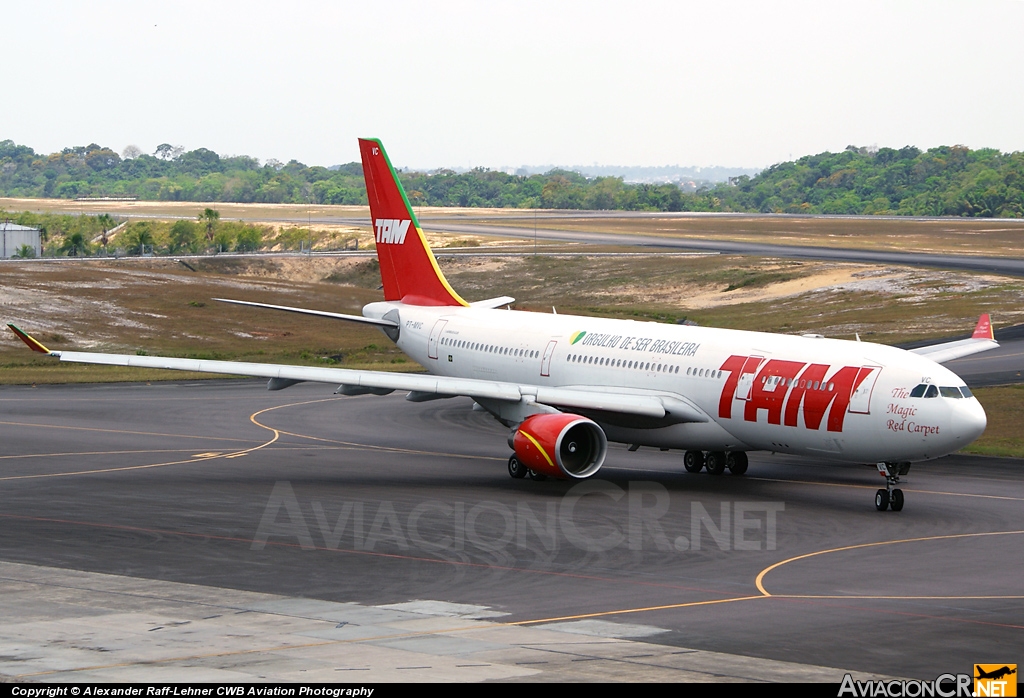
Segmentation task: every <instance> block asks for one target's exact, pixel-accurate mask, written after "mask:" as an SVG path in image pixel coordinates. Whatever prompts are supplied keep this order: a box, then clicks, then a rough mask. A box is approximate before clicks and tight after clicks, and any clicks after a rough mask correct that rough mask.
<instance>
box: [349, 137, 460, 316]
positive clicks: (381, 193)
mask: <svg viewBox="0 0 1024 698" xmlns="http://www.w3.org/2000/svg"><path fill="white" fill-rule="evenodd" d="M359 153H360V156H361V157H362V161H363V177H364V178H365V179H366V198H367V199H369V201H370V218H371V219H372V221H373V230H374V241H375V242H376V245H377V260H378V261H379V262H380V276H381V280H382V281H383V282H384V299H385V300H389V301H402V302H403V303H408V304H410V305H468V303H466V301H464V300H462V298H461V297H459V294H457V293H456V292H455V291H454V289H452V287H451V286H450V285H449V284H448V281H447V279H445V278H444V274H442V273H441V269H440V268H439V267H438V266H437V260H436V259H434V254H433V252H431V251H430V245H428V244H427V238H426V236H425V235H424V234H423V230H422V229H421V228H420V225H419V221H417V220H416V214H415V213H413V210H412V206H411V205H410V204H409V199H408V197H406V195H405V191H404V190H403V189H402V183H401V182H399V181H398V176H397V175H396V174H395V170H394V168H393V167H392V166H391V161H390V160H389V159H388V156H387V153H385V152H384V146H383V145H381V142H380V141H379V140H377V139H376V138H360V139H359Z"/></svg>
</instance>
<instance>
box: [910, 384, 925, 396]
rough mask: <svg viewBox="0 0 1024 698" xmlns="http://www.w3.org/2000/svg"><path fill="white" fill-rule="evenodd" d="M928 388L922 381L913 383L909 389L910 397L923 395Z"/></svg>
mask: <svg viewBox="0 0 1024 698" xmlns="http://www.w3.org/2000/svg"><path fill="white" fill-rule="evenodd" d="M926 390H928V386H927V385H926V384H924V383H921V384H920V385H915V386H914V389H913V390H911V391H910V397H924V391H926Z"/></svg>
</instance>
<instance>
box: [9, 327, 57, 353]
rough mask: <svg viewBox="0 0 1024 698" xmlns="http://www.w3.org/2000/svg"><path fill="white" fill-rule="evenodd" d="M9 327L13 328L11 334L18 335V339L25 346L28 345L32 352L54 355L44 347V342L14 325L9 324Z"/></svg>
mask: <svg viewBox="0 0 1024 698" xmlns="http://www.w3.org/2000/svg"><path fill="white" fill-rule="evenodd" d="M7 326H8V327H10V328H11V332H13V333H14V334H16V335H18V337H19V338H20V339H21V341H23V342H24V343H25V344H27V345H28V348H29V349H31V350H32V351H37V352H39V353H40V354H52V353H53V352H51V351H50V350H49V349H47V348H46V347H44V346H43V344H42V342H40V341H39V340H38V339H36V338H35V337H33V336H32V335H30V334H28V333H27V332H24V331H23V330H21V329H19V328H18V327H16V326H15V325H13V324H12V323H10V322H8V323H7Z"/></svg>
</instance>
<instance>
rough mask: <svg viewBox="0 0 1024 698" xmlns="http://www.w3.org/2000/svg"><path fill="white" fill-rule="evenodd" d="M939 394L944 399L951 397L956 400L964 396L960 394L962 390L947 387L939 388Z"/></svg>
mask: <svg viewBox="0 0 1024 698" xmlns="http://www.w3.org/2000/svg"><path fill="white" fill-rule="evenodd" d="M939 394H940V395H942V397H951V398H954V399H956V400H959V399H960V398H962V397H963V395H961V394H960V388H947V387H945V386H943V387H941V388H939Z"/></svg>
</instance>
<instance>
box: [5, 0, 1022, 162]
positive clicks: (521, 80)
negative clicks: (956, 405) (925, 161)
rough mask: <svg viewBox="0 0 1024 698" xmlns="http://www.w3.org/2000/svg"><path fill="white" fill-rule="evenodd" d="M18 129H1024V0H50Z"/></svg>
mask: <svg viewBox="0 0 1024 698" xmlns="http://www.w3.org/2000/svg"><path fill="white" fill-rule="evenodd" d="M3 26H4V32H3V40H2V44H0V47H2V52H3V57H2V58H0V65H2V66H3V67H2V69H0V75H2V76H3V88H4V93H5V98H4V100H3V106H2V107H0V140H2V139H7V138H10V139H12V140H14V141H15V142H17V143H21V144H24V145H28V146H31V147H32V148H34V149H35V150H36V151H37V152H45V153H49V152H52V151H55V150H59V149H60V148H63V147H65V146H69V145H84V144H87V143H90V142H97V143H100V144H102V145H107V146H110V147H112V148H114V149H115V150H117V151H118V152H120V151H122V150H123V149H124V147H125V146H126V145H128V144H135V145H138V146H139V147H141V148H142V149H143V150H144V151H146V152H153V150H154V149H155V148H156V146H157V145H158V144H160V143H163V142H169V143H171V144H174V145H179V144H180V145H183V146H184V147H185V148H186V149H189V150H191V149H194V148H198V147H206V148H210V149H212V150H215V151H217V152H218V153H221V154H247V155H253V156H255V157H258V158H260V159H261V160H266V159H269V158H277V159H280V160H283V161H284V160H288V159H291V158H296V159H298V160H300V161H302V162H305V163H307V164H318V165H332V164H337V163H343V162H349V161H352V160H357V159H358V150H357V147H356V142H355V139H356V137H357V136H376V137H379V138H381V139H383V141H384V144H385V146H386V147H387V149H388V153H389V154H390V155H391V159H392V161H393V162H394V163H395V165H397V166H400V167H401V166H413V167H427V168H434V167H441V166H455V167H467V166H474V167H475V166H485V167H500V166H516V165H522V164H531V165H539V164H549V163H550V164H561V165H572V164H594V163H598V164H604V165H666V164H678V165H725V166H739V167H762V166H766V165H770V164H772V163H775V162H779V161H782V160H787V159H790V158H791V157H799V156H801V155H806V154H810V153H817V152H821V151H823V150H833V151H834V150H841V149H842V148H844V147H845V146H846V145H848V144H857V145H873V144H877V145H878V146H892V147H900V146H903V145H907V144H912V145H916V146H918V147H921V148H928V147H931V146H935V145H954V144H958V143H962V144H965V145H968V146H970V147H971V148H980V147H992V148H999V149H1001V150H1004V151H1014V150H1024V40H1022V38H1021V36H1022V30H1024V2H1022V1H1021V0H992V1H984V0H974V1H972V2H939V1H936V0H925V1H921V2H895V1H893V0H887V1H885V2H827V1H826V0H817V1H815V2H768V1H762V2H715V1H712V0H707V1H706V2H700V3H693V2H682V1H679V0H677V1H675V2H638V1H637V0H632V1H630V2H595V1H593V0H591V1H587V2H579V3H563V2H554V1H552V0H546V1H542V2H523V1H518V2H510V3H499V2H429V1H421V2H387V1H383V2H367V1H366V0H362V1H361V2H352V3H348V2H340V1H336V2H295V1H292V2H287V3H285V2H280V1H278V2H262V1H258V0H249V1H247V2H239V3H233V2H212V1H209V0H205V1H203V2H195V3H190V2H174V3H170V2H145V1H140V0H133V1H131V2H123V3H122V2H99V1H97V2H89V3H83V2H67V3H64V2H46V3H42V2H29V1H28V0H11V1H9V2H5V3H4V10H3Z"/></svg>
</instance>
